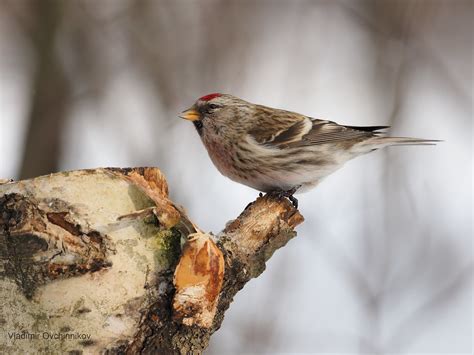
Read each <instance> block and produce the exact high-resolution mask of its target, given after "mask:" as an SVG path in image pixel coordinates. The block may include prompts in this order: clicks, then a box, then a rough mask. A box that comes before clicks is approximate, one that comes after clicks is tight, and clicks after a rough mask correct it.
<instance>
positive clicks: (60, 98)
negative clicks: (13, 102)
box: [20, 0, 70, 178]
mask: <svg viewBox="0 0 474 355" xmlns="http://www.w3.org/2000/svg"><path fill="white" fill-rule="evenodd" d="M62 7H63V4H62V2H61V1H59V0H46V1H36V2H35V6H34V8H35V9H36V12H37V13H38V17H37V18H38V22H37V23H36V26H34V30H33V32H32V33H31V38H32V41H33V48H34V50H35V52H36V73H35V77H34V80H33V85H32V93H31V95H32V96H31V97H32V99H31V100H32V101H31V111H30V115H29V124H28V130H27V134H26V139H25V150H24V152H23V159H22V165H21V169H20V177H21V178H29V177H33V176H38V175H42V174H48V173H51V172H55V171H57V169H58V164H59V159H60V153H61V132H62V128H63V122H64V118H65V116H66V111H67V108H68V105H69V96H70V88H69V84H68V81H67V79H66V77H65V74H64V71H63V68H62V67H61V63H60V62H59V59H58V55H57V48H55V45H56V39H57V34H58V28H59V26H60V23H61V18H62V10H63V9H62Z"/></svg>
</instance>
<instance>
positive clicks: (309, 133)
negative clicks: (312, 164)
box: [248, 107, 387, 149]
mask: <svg viewBox="0 0 474 355" xmlns="http://www.w3.org/2000/svg"><path fill="white" fill-rule="evenodd" d="M259 113H260V114H259V115H257V118H258V122H259V124H258V125H257V126H256V127H254V128H253V129H252V130H250V131H249V132H248V133H249V134H250V136H251V137H252V138H253V139H254V140H255V141H257V142H258V143H259V144H262V145H265V146H267V147H273V148H280V149H283V148H297V147H303V146H310V145H318V144H325V143H336V142H341V141H354V143H355V142H358V141H361V140H364V139H367V138H370V137H374V136H377V134H378V133H379V132H376V131H377V130H379V129H384V128H387V126H369V127H356V126H343V125H339V124H337V123H335V122H332V121H327V120H320V119H315V118H310V117H307V116H303V115H300V114H297V113H294V112H289V111H283V110H277V111H275V110H270V109H268V110H267V108H266V107H261V108H260V112H259Z"/></svg>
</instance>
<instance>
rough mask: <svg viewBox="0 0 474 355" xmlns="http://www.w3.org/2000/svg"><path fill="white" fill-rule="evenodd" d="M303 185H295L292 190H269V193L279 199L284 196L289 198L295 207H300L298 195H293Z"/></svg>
mask: <svg viewBox="0 0 474 355" xmlns="http://www.w3.org/2000/svg"><path fill="white" fill-rule="evenodd" d="M300 187H301V186H300V185H298V186H295V187H293V188H292V189H290V190H286V191H285V190H274V191H272V192H269V195H271V196H274V197H276V198H278V199H282V198H285V197H286V198H287V199H288V200H290V202H291V204H292V205H293V207H294V208H296V209H298V199H297V198H296V197H294V196H293V195H294V194H295V192H296V191H297V190H298V189H299V188H300Z"/></svg>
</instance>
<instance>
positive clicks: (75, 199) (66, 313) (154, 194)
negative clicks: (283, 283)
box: [0, 168, 303, 354]
mask: <svg viewBox="0 0 474 355" xmlns="http://www.w3.org/2000/svg"><path fill="white" fill-rule="evenodd" d="M302 221H303V217H302V216H301V215H300V213H299V212H298V211H297V210H295V209H294V208H293V206H292V205H291V203H289V201H287V200H286V199H277V198H275V197H271V196H268V195H267V196H262V197H259V198H257V200H256V201H254V202H252V203H251V204H249V205H248V206H247V208H246V209H245V210H244V211H243V212H242V214H241V215H240V216H239V217H237V219H235V220H234V221H232V222H230V223H228V224H227V226H226V227H225V228H224V230H223V231H222V232H221V233H220V234H218V235H217V236H214V235H212V234H209V233H205V232H203V231H201V230H200V229H199V228H198V227H197V226H195V225H194V224H193V223H192V222H191V221H190V220H189V219H188V217H187V216H186V214H185V212H184V210H183V209H182V208H181V207H179V206H176V205H175V204H174V203H173V202H172V201H171V200H170V199H169V198H168V186H167V183H166V180H165V178H164V176H163V175H162V173H161V172H160V171H159V170H158V169H157V168H133V169H117V168H106V169H94V170H78V171H72V172H61V173H57V174H52V175H48V176H41V177H38V178H34V179H31V180H25V181H18V182H6V181H3V183H2V182H0V275H1V276H0V297H1V300H2V304H1V306H0V307H1V309H0V326H1V329H2V338H1V341H0V348H1V349H2V350H3V351H5V352H6V353H14V352H15V353H39V352H44V353H67V352H70V353H73V354H74V353H77V354H79V353H84V354H89V353H90V354H97V353H107V354H116V353H129V354H136V353H144V354H148V353H150V354H151V353H153V354H157V353H158V354H199V353H201V352H202V351H203V350H204V349H205V348H206V347H207V345H208V342H209V338H210V336H211V335H212V334H213V333H214V332H215V331H216V330H217V329H219V327H220V325H221V323H222V321H223V318H224V313H225V311H226V309H227V308H228V307H229V305H230V303H231V302H232V299H233V297H234V295H235V294H236V293H237V292H238V291H239V290H241V289H242V287H243V286H244V285H245V283H247V282H248V281H249V280H250V279H251V278H254V277H257V276H258V275H259V274H260V273H261V272H262V271H263V270H264V269H265V262H266V261H267V260H268V259H269V258H270V257H271V255H272V254H273V252H274V251H275V250H277V249H278V248H280V247H282V246H284V245H285V244H286V243H287V242H288V241H289V240H290V239H291V238H293V237H294V236H295V235H296V232H295V231H294V228H295V227H296V226H297V225H298V224H299V223H301V222H302Z"/></svg>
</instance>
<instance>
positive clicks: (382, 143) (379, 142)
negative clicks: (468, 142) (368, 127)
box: [367, 137, 442, 148]
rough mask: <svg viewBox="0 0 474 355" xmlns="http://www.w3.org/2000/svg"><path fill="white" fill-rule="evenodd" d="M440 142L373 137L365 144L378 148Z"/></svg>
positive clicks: (436, 141)
mask: <svg viewBox="0 0 474 355" xmlns="http://www.w3.org/2000/svg"><path fill="white" fill-rule="evenodd" d="M439 142H442V141H441V140H438V139H422V138H410V137H374V138H372V139H369V141H368V142H367V143H369V144H374V145H376V146H378V147H379V148H382V147H387V146H392V145H436V143H439Z"/></svg>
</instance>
